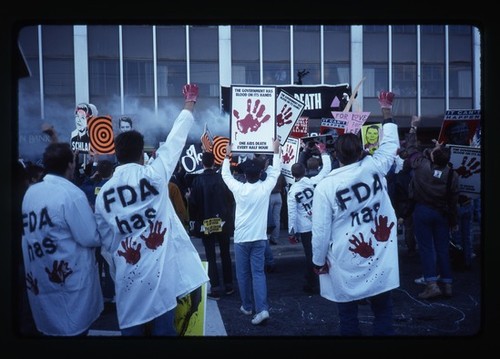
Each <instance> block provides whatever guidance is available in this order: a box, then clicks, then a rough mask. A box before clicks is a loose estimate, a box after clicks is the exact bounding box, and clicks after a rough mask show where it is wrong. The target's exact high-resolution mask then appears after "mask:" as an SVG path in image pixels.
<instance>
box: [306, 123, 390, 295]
mask: <svg viewBox="0 0 500 359" xmlns="http://www.w3.org/2000/svg"><path fill="white" fill-rule="evenodd" d="M383 133H384V137H383V139H382V141H381V143H380V146H379V148H378V149H377V150H376V151H375V152H374V154H373V155H372V156H366V157H365V158H363V159H362V160H361V161H359V162H355V163H353V164H350V165H347V166H343V167H340V168H337V169H334V170H333V171H331V172H330V173H329V174H328V175H327V176H326V177H325V178H324V179H323V180H322V181H321V182H320V183H319V184H318V185H317V186H316V189H315V191H314V203H313V213H314V215H313V228H312V247H313V262H314V264H316V265H323V264H325V262H328V263H329V264H330V271H329V273H328V274H323V275H320V286H321V296H322V297H324V298H326V299H329V300H331V301H335V302H349V301H354V300H358V299H362V298H366V297H370V296H373V295H377V294H380V293H383V292H386V291H388V290H391V289H394V288H397V287H398V286H399V268H398V240H397V218H396V215H395V212H394V208H393V207H392V204H391V200H390V198H389V194H388V192H387V181H386V179H385V175H386V174H387V172H388V171H389V170H390V168H391V166H392V164H393V163H394V158H395V156H396V152H397V149H398V146H399V137H398V132H397V126H396V125H395V124H393V123H388V124H385V125H384V126H383ZM376 233H377V235H376ZM377 237H378V238H377Z"/></svg>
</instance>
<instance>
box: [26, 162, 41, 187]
mask: <svg viewBox="0 0 500 359" xmlns="http://www.w3.org/2000/svg"><path fill="white" fill-rule="evenodd" d="M26 172H28V175H29V179H30V182H31V183H35V182H39V181H41V180H42V178H43V176H44V175H45V168H43V167H42V166H40V165H37V164H36V163H29V164H27V165H26Z"/></svg>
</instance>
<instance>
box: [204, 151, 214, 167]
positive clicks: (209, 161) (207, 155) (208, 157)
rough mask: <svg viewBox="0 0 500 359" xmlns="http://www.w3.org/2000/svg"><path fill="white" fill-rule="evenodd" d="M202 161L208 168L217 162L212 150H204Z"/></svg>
mask: <svg viewBox="0 0 500 359" xmlns="http://www.w3.org/2000/svg"><path fill="white" fill-rule="evenodd" d="M201 163H202V164H203V166H204V167H206V168H211V167H213V166H214V163H215V156H214V154H213V153H212V152H203V153H202V155H201Z"/></svg>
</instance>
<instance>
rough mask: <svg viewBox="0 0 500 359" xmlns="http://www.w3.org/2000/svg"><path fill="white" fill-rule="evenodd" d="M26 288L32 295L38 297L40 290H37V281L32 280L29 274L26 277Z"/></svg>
mask: <svg viewBox="0 0 500 359" xmlns="http://www.w3.org/2000/svg"><path fill="white" fill-rule="evenodd" d="M26 288H28V289H29V290H31V291H32V292H33V294H34V295H38V293H40V289H39V288H38V280H37V279H36V278H33V275H32V274H31V273H28V274H27V275H26Z"/></svg>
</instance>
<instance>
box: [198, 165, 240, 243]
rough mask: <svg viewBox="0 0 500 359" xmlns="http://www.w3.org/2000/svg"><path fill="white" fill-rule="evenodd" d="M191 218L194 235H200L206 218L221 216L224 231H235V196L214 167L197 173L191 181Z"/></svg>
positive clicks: (230, 232)
mask: <svg viewBox="0 0 500 359" xmlns="http://www.w3.org/2000/svg"><path fill="white" fill-rule="evenodd" d="M188 209H189V218H190V220H191V221H194V222H195V223H194V229H193V231H194V233H192V234H193V235H199V234H200V233H198V231H199V226H200V225H201V224H202V223H203V221H204V220H207V219H211V218H220V219H221V220H222V221H223V222H225V223H224V225H223V227H222V229H223V232H225V233H229V234H230V235H232V233H233V231H234V198H233V194H232V193H231V191H230V190H229V189H228V188H227V186H226V184H225V183H224V181H223V180H222V176H221V174H220V173H219V172H216V171H215V170H214V169H205V170H204V171H203V172H202V173H200V174H199V175H196V176H195V177H194V179H193V181H192V183H191V194H190V196H189V200H188Z"/></svg>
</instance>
